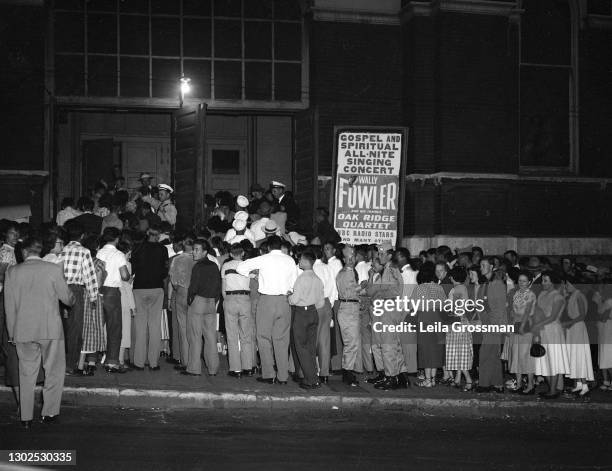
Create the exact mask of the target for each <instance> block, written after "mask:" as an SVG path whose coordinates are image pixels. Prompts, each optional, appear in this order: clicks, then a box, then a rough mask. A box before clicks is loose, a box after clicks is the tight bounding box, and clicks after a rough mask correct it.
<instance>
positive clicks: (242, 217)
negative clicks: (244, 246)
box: [223, 211, 255, 247]
mask: <svg viewBox="0 0 612 471" xmlns="http://www.w3.org/2000/svg"><path fill="white" fill-rule="evenodd" d="M248 217H249V215H248V214H247V212H246V211H238V212H237V213H236V214H234V221H233V222H232V228H231V229H229V230H228V231H227V232H226V233H225V238H224V239H223V241H224V242H228V243H230V244H238V243H240V242H241V241H243V240H244V239H247V240H248V241H249V242H251V244H253V247H255V236H254V235H253V232H252V231H251V230H250V229H248V228H247V219H248Z"/></svg>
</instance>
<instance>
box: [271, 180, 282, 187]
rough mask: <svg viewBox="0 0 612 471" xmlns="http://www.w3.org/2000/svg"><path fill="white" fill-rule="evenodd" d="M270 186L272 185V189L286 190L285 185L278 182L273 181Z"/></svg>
mask: <svg viewBox="0 0 612 471" xmlns="http://www.w3.org/2000/svg"><path fill="white" fill-rule="evenodd" d="M270 185H272V188H285V184H284V183H281V182H277V181H276V180H272V182H271V183H270Z"/></svg>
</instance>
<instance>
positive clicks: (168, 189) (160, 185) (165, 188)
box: [157, 183, 174, 193]
mask: <svg viewBox="0 0 612 471" xmlns="http://www.w3.org/2000/svg"><path fill="white" fill-rule="evenodd" d="M157 188H158V189H159V190H166V191H168V192H170V193H174V190H173V189H172V187H171V186H170V185H166V184H165V183H160V184H159V185H157Z"/></svg>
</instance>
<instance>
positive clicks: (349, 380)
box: [342, 371, 359, 386]
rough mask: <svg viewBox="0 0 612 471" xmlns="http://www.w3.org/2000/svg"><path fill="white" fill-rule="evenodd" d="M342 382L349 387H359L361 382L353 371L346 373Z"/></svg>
mask: <svg viewBox="0 0 612 471" xmlns="http://www.w3.org/2000/svg"><path fill="white" fill-rule="evenodd" d="M342 382H344V383H346V384H348V385H349V386H357V385H359V381H357V376H355V373H353V372H352V371H346V373H345V375H344V376H343V377H342Z"/></svg>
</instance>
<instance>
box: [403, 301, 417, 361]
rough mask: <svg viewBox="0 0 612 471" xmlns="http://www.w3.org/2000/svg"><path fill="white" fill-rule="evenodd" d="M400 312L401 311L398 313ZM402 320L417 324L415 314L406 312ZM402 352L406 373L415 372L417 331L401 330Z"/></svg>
mask: <svg viewBox="0 0 612 471" xmlns="http://www.w3.org/2000/svg"><path fill="white" fill-rule="evenodd" d="M400 314H402V313H400ZM403 320H404V321H406V322H409V323H413V324H415V325H417V326H418V322H417V320H416V316H411V315H410V314H407V315H406V316H405V317H404V319H403ZM400 339H401V345H402V354H403V356H404V365H405V367H406V372H407V373H416V372H417V370H418V368H417V344H418V339H417V333H416V332H402V333H401V334H400Z"/></svg>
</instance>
